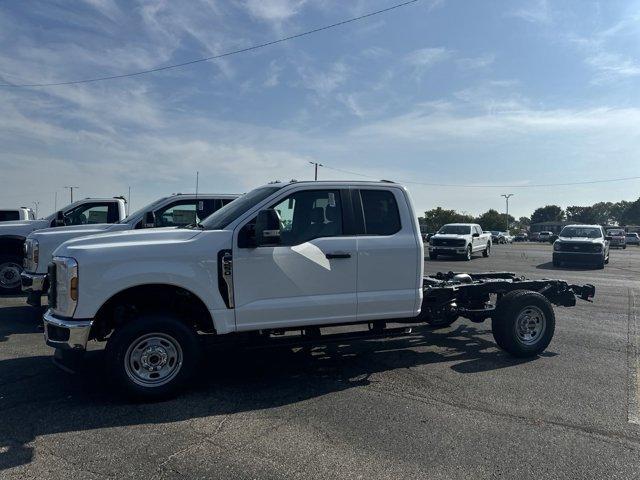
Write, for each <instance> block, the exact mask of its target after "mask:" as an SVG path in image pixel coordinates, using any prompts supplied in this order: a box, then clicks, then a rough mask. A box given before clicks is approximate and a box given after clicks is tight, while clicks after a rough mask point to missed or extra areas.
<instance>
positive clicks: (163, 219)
mask: <svg viewBox="0 0 640 480" xmlns="http://www.w3.org/2000/svg"><path fill="white" fill-rule="evenodd" d="M196 221H197V215H196V204H195V202H194V201H192V202H190V203H177V204H175V203H174V204H173V205H169V206H167V207H166V208H164V209H160V210H158V211H157V212H156V226H157V227H182V226H184V225H189V224H191V223H196Z"/></svg>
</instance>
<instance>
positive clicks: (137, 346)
mask: <svg viewBox="0 0 640 480" xmlns="http://www.w3.org/2000/svg"><path fill="white" fill-rule="evenodd" d="M201 350H202V346H201V343H200V339H199V338H198V334H197V332H196V331H195V329H194V328H192V327H190V326H189V325H186V324H185V323H184V322H181V321H180V320H178V319H176V318H174V317H172V316H170V315H165V314H150V315H145V316H141V317H139V318H137V319H134V320H132V321H131V322H130V323H127V324H126V325H124V326H123V327H121V328H119V329H117V330H116V331H115V332H114V333H113V334H112V335H111V337H110V338H109V341H108V342H107V348H106V357H107V358H106V365H107V373H108V375H109V378H110V379H111V380H112V381H113V382H114V383H115V384H116V386H117V387H119V388H120V389H122V391H123V392H124V393H125V394H127V395H128V396H132V397H137V398H146V399H156V398H165V397H168V396H171V395H172V394H175V393H176V392H177V391H178V390H179V389H180V388H181V387H183V386H184V385H185V384H186V383H187V382H188V380H189V379H190V378H191V376H192V374H193V373H194V372H195V371H196V369H197V367H198V363H199V362H200V358H201Z"/></svg>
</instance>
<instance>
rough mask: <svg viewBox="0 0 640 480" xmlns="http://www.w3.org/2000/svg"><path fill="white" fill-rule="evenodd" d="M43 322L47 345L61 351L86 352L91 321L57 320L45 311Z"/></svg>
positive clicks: (48, 311) (49, 312) (49, 311)
mask: <svg viewBox="0 0 640 480" xmlns="http://www.w3.org/2000/svg"><path fill="white" fill-rule="evenodd" d="M43 321H44V339H45V342H47V345H49V346H50V347H53V348H61V349H63V350H86V348H87V341H88V340H89V332H90V331H91V325H93V320H70V319H65V318H58V317H56V316H54V315H53V314H52V313H51V310H47V311H46V312H45V314H44V317H43Z"/></svg>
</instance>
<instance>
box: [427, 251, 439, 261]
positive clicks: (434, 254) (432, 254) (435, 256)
mask: <svg viewBox="0 0 640 480" xmlns="http://www.w3.org/2000/svg"><path fill="white" fill-rule="evenodd" d="M437 259H438V254H437V253H430V254H429V260H437Z"/></svg>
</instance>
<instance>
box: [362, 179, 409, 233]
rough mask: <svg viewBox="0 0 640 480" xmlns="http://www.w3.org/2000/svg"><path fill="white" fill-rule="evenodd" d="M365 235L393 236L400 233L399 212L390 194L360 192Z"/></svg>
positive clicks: (370, 191)
mask: <svg viewBox="0 0 640 480" xmlns="http://www.w3.org/2000/svg"><path fill="white" fill-rule="evenodd" d="M360 197H361V198H362V210H363V212H364V225H365V234H366V235H393V234H394V233H397V232H399V231H400V226H401V225H400V212H399V211H398V204H397V202H396V198H395V196H394V195H393V193H392V192H390V191H388V190H360Z"/></svg>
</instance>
